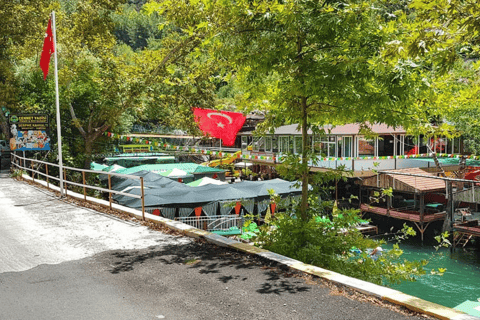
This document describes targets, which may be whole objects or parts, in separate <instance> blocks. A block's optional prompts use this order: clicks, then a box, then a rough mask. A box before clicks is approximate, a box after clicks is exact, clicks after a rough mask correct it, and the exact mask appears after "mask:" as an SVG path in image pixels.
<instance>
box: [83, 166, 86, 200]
mask: <svg viewBox="0 0 480 320" xmlns="http://www.w3.org/2000/svg"><path fill="white" fill-rule="evenodd" d="M82 177H83V200H85V201H87V188H86V187H85V185H86V181H85V171H82Z"/></svg>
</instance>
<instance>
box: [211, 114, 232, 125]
mask: <svg viewBox="0 0 480 320" xmlns="http://www.w3.org/2000/svg"><path fill="white" fill-rule="evenodd" d="M212 116H219V117H223V118H225V119H227V120H228V124H231V123H232V122H233V120H232V118H231V117H230V116H228V115H226V114H223V113H220V112H209V113H207V117H208V118H209V119H212ZM212 120H213V119H212ZM217 126H218V127H220V128H225V124H224V123H222V122H221V121H220V122H217Z"/></svg>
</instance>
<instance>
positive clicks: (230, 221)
mask: <svg viewBox="0 0 480 320" xmlns="http://www.w3.org/2000/svg"><path fill="white" fill-rule="evenodd" d="M175 220H177V221H180V222H183V223H185V224H188V225H190V226H192V227H195V228H197V229H202V230H206V231H223V230H228V229H230V228H231V227H237V228H239V229H242V226H243V222H244V217H243V216H242V215H236V214H234V215H228V216H199V217H178V218H175Z"/></svg>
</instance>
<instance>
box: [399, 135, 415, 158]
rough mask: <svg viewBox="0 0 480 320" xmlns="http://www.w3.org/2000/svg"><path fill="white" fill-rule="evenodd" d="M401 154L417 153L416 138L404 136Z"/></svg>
mask: <svg viewBox="0 0 480 320" xmlns="http://www.w3.org/2000/svg"><path fill="white" fill-rule="evenodd" d="M403 142H404V143H403V152H404V153H403V154H404V155H409V156H411V155H414V154H419V151H418V146H417V139H416V138H415V137H412V136H405V137H404V140H403Z"/></svg>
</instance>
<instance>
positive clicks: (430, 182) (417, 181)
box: [387, 168, 445, 192]
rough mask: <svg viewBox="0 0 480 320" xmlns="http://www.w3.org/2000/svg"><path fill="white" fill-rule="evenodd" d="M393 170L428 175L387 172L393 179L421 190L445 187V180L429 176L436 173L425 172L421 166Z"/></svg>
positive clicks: (442, 188)
mask: <svg viewBox="0 0 480 320" xmlns="http://www.w3.org/2000/svg"><path fill="white" fill-rule="evenodd" d="M391 171H393V172H402V173H411V174H418V175H422V176H426V177H425V178H423V177H416V176H406V175H399V174H387V175H388V176H390V177H392V178H393V179H395V180H397V181H400V182H403V183H405V184H406V185H409V186H410V187H412V188H414V189H415V190H418V191H420V192H426V191H437V190H444V189H445V181H444V180H440V179H431V178H428V176H435V175H434V174H431V173H428V172H425V171H423V170H422V169H420V168H408V169H400V170H391Z"/></svg>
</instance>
